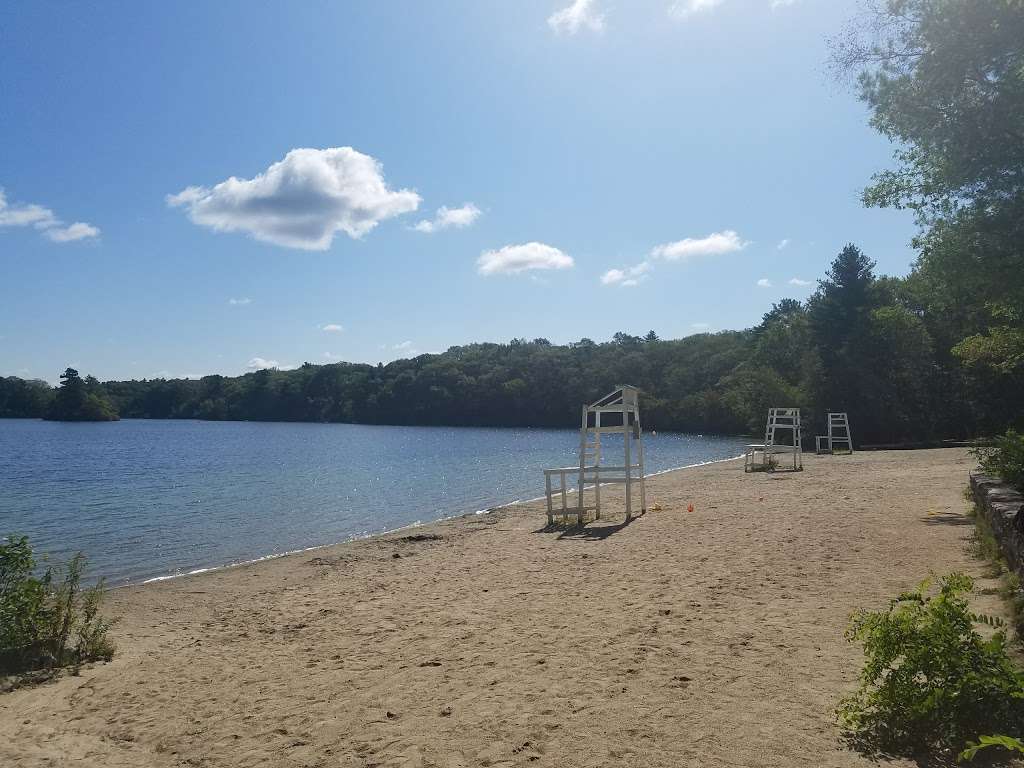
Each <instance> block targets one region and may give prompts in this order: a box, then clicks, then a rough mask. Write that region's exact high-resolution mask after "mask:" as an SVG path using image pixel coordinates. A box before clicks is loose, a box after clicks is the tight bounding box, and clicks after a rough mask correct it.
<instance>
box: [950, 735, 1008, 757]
mask: <svg viewBox="0 0 1024 768" xmlns="http://www.w3.org/2000/svg"><path fill="white" fill-rule="evenodd" d="M989 747H1002V748H1003V749H1005V750H1007V751H1009V752H1016V753H1017V754H1020V755H1024V742H1021V740H1020V739H1015V738H1013V737H1012V736H979V737H978V741H977V743H972V744H969V745H968V747H967V749H965V750H964V751H963V752H961V753H960V759H961V760H973V759H974V756H975V755H976V754H978V752H980V751H981V750H983V749H988V748H989Z"/></svg>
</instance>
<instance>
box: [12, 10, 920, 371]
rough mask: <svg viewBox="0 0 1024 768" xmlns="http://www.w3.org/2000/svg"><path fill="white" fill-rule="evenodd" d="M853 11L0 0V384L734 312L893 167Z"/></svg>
mask: <svg viewBox="0 0 1024 768" xmlns="http://www.w3.org/2000/svg"><path fill="white" fill-rule="evenodd" d="M856 10H857V6H856V0H849V2H847V0H788V1H787V0H629V1H628V2H627V0H514V1H513V0H508V1H507V2H498V0H436V1H435V2H422V3H410V2H397V1H396V2H384V1H382V2H312V1H311V2H302V3H292V2H284V1H283V0H282V1H281V2H233V1H230V0H219V1H218V2H216V3H209V2H185V1H184V0H183V1H182V2H176V3H159V4H158V3H136V2H115V0H108V1H106V2H103V3H95V4H86V3H65V2H46V1H45V0H35V2H32V3H5V4H2V5H0V189H2V190H3V192H2V195H0V375H17V376H22V377H26V378H42V379H46V380H48V381H56V380H57V377H58V375H59V373H60V372H61V371H63V369H64V368H65V367H67V366H69V365H70V366H73V367H76V368H78V369H79V370H80V371H81V372H82V373H83V374H86V373H88V374H93V375H95V376H97V377H99V378H100V379H103V380H107V379H130V378H153V377H160V376H162V377H185V376H199V375H204V374H209V373H223V374H231V375H234V374H239V373H244V372H246V371H250V370H254V369H257V368H261V367H267V366H277V367H281V368H285V367H289V366H294V365H299V364H301V363H303V362H305V361H308V362H312V363H326V362H334V361H338V360H347V361H353V362H370V363H376V362H378V361H384V362H388V361H390V360H394V359H396V358H401V357H410V356H414V355H416V354H421V353H425V352H440V351H443V350H445V349H447V348H448V347H450V346H453V345H459V344H466V343H471V342H476V341H497V342H505V341H508V340H509V339H511V338H513V337H526V338H529V339H532V338H535V337H544V338H547V339H549V340H551V341H552V342H554V343H566V342H569V341H574V340H578V339H580V338H582V337H588V338H591V339H594V340H596V341H603V340H607V339H609V338H611V336H612V335H613V334H614V333H615V332H616V331H625V332H627V333H632V334H637V335H640V334H643V333H646V332H647V331H648V330H651V329H653V330H654V331H656V332H657V333H658V335H659V336H661V337H663V338H679V337H683V336H686V335H690V334H693V333H699V332H705V331H716V330H724V329H740V328H745V327H749V326H751V325H755V324H756V323H758V322H759V321H760V318H761V316H762V315H763V314H764V313H765V312H766V311H768V310H769V309H770V308H771V305H772V302H775V301H778V300H780V299H782V298H785V297H793V298H797V299H805V298H806V297H807V296H809V295H810V294H811V293H812V292H813V290H814V288H815V285H816V280H817V279H819V278H820V277H822V276H823V274H824V272H825V270H826V269H827V267H828V265H829V263H830V262H831V260H832V259H833V258H834V256H835V255H836V253H838V251H839V250H840V249H841V248H842V247H843V246H844V245H845V244H846V243H848V242H854V243H856V244H858V245H859V246H860V247H861V248H862V249H863V250H864V251H865V252H866V253H867V254H868V255H869V256H870V257H871V258H873V259H875V260H876V261H877V262H878V271H879V272H880V273H885V274H905V273H906V272H907V271H908V269H909V267H910V264H911V262H912V260H913V258H914V253H913V251H912V250H911V248H910V245H909V242H910V239H911V237H912V236H913V234H914V232H915V228H914V223H913V219H912V217H911V215H910V214H908V213H907V212H905V211H893V210H879V209H866V208H864V207H863V206H862V204H861V203H860V197H859V196H860V191H861V190H862V189H863V187H864V186H866V185H867V184H868V183H869V182H870V178H871V175H872V174H873V173H875V172H877V171H878V170H881V169H883V168H886V167H891V165H892V149H893V148H892V146H891V145H890V144H889V142H888V141H887V140H886V139H885V138H884V137H882V136H880V135H879V134H877V133H876V132H875V131H873V130H872V129H871V128H870V127H869V125H868V114H867V111H866V108H865V106H864V105H863V104H861V103H860V102H858V100H857V99H856V94H855V93H854V92H853V91H852V89H851V88H850V87H849V85H847V84H844V83H839V82H837V81H836V80H835V79H834V78H833V77H832V76H831V75H830V73H829V71H828V68H827V57H828V46H827V40H828V38H829V37H831V36H834V35H836V34H838V33H839V32H841V31H842V29H843V27H844V25H846V24H847V23H848V21H849V20H850V18H851V17H852V16H853V15H854V14H855V12H856Z"/></svg>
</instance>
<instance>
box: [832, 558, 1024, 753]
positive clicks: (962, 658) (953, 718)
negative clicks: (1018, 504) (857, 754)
mask: <svg viewBox="0 0 1024 768" xmlns="http://www.w3.org/2000/svg"><path fill="white" fill-rule="evenodd" d="M972 588H973V583H972V582H971V579H970V578H969V577H967V576H965V575H963V574H960V573H953V574H950V575H948V576H945V577H943V578H942V579H941V580H940V582H939V588H938V591H937V592H936V591H934V590H933V591H931V592H929V585H928V582H925V583H923V584H921V585H920V586H919V587H918V589H917V590H916V591H914V592H911V593H907V594H903V595H900V596H899V597H898V598H896V599H895V600H893V601H892V603H891V604H890V605H889V608H888V610H885V611H878V612H872V611H861V612H859V613H857V614H855V615H854V617H853V619H852V621H851V624H850V628H849V630H848V631H847V639H849V640H850V641H851V642H854V641H859V642H860V643H862V644H863V646H864V655H865V657H866V659H865V663H864V669H863V670H862V671H861V675H860V681H861V685H860V688H859V689H858V690H857V691H856V692H855V693H854V694H853V695H851V696H849V697H848V698H846V699H845V700H844V701H843V702H842V704H841V706H840V708H839V717H840V722H841V724H842V726H843V728H844V730H845V731H846V735H847V737H848V738H850V740H851V741H852V742H853V744H854V745H855V746H857V747H858V748H860V749H862V750H863V751H867V752H889V753H896V754H917V753H921V752H930V751H942V752H949V751H953V752H954V753H959V752H960V751H961V750H963V749H964V748H965V747H967V745H968V740H970V739H978V738H979V737H980V736H981V735H982V734H989V733H1015V734H1019V733H1022V732H1024V674H1022V673H1021V672H1020V671H1019V670H1017V669H1016V668H1015V667H1014V666H1013V664H1012V663H1011V661H1010V659H1009V657H1008V656H1007V654H1006V638H1005V635H1004V634H1003V633H1002V632H1001V631H999V632H995V633H994V634H993V635H992V636H991V637H990V638H989V639H987V640H986V639H984V638H983V637H982V636H981V635H980V634H978V632H977V631H976V630H975V628H974V624H975V622H976V621H985V623H990V624H995V625H999V624H1001V622H998V621H993V620H991V619H988V620H986V619H985V617H978V616H974V615H972V614H971V613H970V612H969V611H968V606H967V599H966V597H965V595H966V594H967V593H969V592H970V591H971V589H972Z"/></svg>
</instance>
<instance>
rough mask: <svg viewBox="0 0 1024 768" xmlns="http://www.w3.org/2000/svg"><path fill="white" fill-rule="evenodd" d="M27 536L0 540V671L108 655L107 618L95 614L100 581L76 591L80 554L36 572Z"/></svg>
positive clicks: (111, 650) (110, 649) (110, 647)
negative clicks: (62, 566) (59, 565)
mask: <svg viewBox="0 0 1024 768" xmlns="http://www.w3.org/2000/svg"><path fill="white" fill-rule="evenodd" d="M36 565H37V564H36V560H35V557H34V555H33V553H32V547H31V546H30V545H29V542H28V539H27V538H25V537H24V536H23V537H20V538H15V537H14V536H10V537H8V539H7V543H6V544H0V673H2V672H25V671H29V670H34V669H51V668H54V667H62V666H66V665H69V664H80V663H82V662H85V661H96V660H100V659H102V660H109V659H110V658H111V657H112V656H113V654H114V647H113V645H112V644H111V642H110V640H109V638H108V637H107V632H108V630H109V629H110V627H111V625H112V622H111V621H110V620H108V619H105V618H103V617H102V616H101V615H100V605H101V603H102V601H103V582H102V581H100V583H99V584H97V585H96V586H95V587H92V588H90V589H86V590H82V589H81V586H80V582H81V578H82V572H83V570H84V568H85V557H84V556H83V555H82V554H77V555H75V556H74V557H73V558H72V559H71V562H69V563H68V565H67V567H66V568H65V569H64V570H63V571H60V570H58V569H55V568H52V567H51V568H47V569H46V570H45V571H44V572H43V574H42V576H36V575H35V573H36V571H37V568H36Z"/></svg>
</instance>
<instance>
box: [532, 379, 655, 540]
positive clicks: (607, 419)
mask: <svg viewBox="0 0 1024 768" xmlns="http://www.w3.org/2000/svg"><path fill="white" fill-rule="evenodd" d="M606 434H621V435H622V444H623V462H622V466H605V465H603V464H602V463H601V460H602V458H603V457H602V454H601V435H606ZM642 436H643V430H642V429H641V427H640V407H639V405H638V403H637V389H636V387H632V386H629V385H628V384H627V385H622V386H619V387H618V388H617V389H616V390H615V391H614V392H609V393H608V394H607V395H605V396H604V397H602V398H601V399H600V400H597V401H596V402H594V403H592V404H590V405H584V406H583V418H582V422H581V424H580V448H579V458H580V460H579V466H576V467H558V468H555V469H545V470H544V489H545V496H546V498H547V504H548V525H552V524H553V523H554V522H555V517H556V516H559V517H562V518H563V519H564V518H565V517H568V516H570V515H575V516H576V523H577V525H583V517H584V511H585V509H586V507H585V503H584V491H585V490H586V488H587V483H588V482H589V483H591V487H592V488H593V490H594V516H595V519H598V520H599V519H600V518H601V486H602V485H606V484H609V483H615V484H621V485H624V486H625V491H626V521H627V522H628V521H629V520H632V519H633V487H634V486H635V485H636V484H639V485H640V511H641V514H644V513H646V512H647V487H646V485H645V482H644V444H643V439H642ZM634 461H635V463H634ZM573 475H575V477H576V505H575V506H574V507H570V506H569V505H568V502H567V498H566V494H567V491H568V490H569V488H568V486H567V479H568V477H570V476H573ZM553 478H558V486H557V487H556V486H555V485H554V483H553V482H552V480H553ZM556 495H557V496H558V497H559V499H560V502H561V503H560V505H559V507H558V508H556V506H555V503H554V497H555V496H556Z"/></svg>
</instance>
